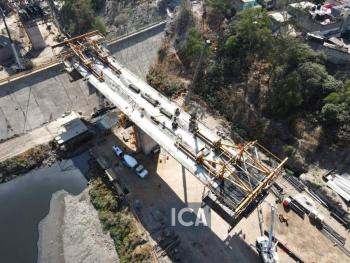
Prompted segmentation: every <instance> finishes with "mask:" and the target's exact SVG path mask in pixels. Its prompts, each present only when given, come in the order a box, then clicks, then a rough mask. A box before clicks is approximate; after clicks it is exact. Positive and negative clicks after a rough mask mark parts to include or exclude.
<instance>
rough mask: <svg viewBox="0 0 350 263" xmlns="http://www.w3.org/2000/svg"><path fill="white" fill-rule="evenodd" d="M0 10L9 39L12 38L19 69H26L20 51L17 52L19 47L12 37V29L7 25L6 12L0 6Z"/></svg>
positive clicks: (12, 47)
mask: <svg viewBox="0 0 350 263" xmlns="http://www.w3.org/2000/svg"><path fill="white" fill-rule="evenodd" d="M0 12H1V16H2V20H3V21H4V24H5V28H6V31H7V35H8V37H9V40H10V43H11V49H12V53H13V55H14V56H15V60H16V63H17V67H18V69H20V70H22V69H25V67H24V65H23V63H22V59H21V58H20V56H19V54H18V52H17V49H16V46H15V43H14V42H13V40H12V37H11V34H10V30H9V28H8V26H7V23H6V17H5V13H4V10H3V9H2V8H1V7H0Z"/></svg>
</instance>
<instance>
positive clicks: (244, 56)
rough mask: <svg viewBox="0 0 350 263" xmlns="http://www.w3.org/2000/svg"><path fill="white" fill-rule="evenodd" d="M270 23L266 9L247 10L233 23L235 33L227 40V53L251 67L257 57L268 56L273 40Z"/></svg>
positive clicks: (225, 47)
mask: <svg viewBox="0 0 350 263" xmlns="http://www.w3.org/2000/svg"><path fill="white" fill-rule="evenodd" d="M269 23H270V19H269V17H268V15H267V13H266V12H265V11H262V10H253V9H248V10H246V11H245V12H244V14H243V15H242V17H241V18H240V19H239V20H237V21H236V22H235V23H234V24H233V31H234V32H235V33H234V34H232V35H231V36H229V37H228V38H227V40H226V41H225V44H224V50H225V52H226V55H227V56H228V57H231V58H232V59H236V58H238V59H239V60H240V61H241V64H242V66H245V67H249V65H250V64H251V63H252V62H253V61H254V60H255V59H257V58H261V59H265V58H267V57H268V54H269V52H270V50H271V47H272V42H273V40H272V33H271V30H270V28H269Z"/></svg>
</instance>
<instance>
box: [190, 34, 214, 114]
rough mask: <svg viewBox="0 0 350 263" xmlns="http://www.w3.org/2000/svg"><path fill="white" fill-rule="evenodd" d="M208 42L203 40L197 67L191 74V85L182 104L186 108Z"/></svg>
mask: <svg viewBox="0 0 350 263" xmlns="http://www.w3.org/2000/svg"><path fill="white" fill-rule="evenodd" d="M210 44H211V43H210V40H209V39H207V40H205V42H204V45H203V47H202V49H201V53H200V55H199V60H198V62H197V65H196V69H195V71H194V74H193V79H192V83H191V84H189V86H188V91H187V95H186V97H185V102H184V106H185V107H186V108H187V107H188V106H189V104H190V100H191V97H192V93H193V88H194V86H195V84H196V81H197V78H198V73H199V70H200V68H201V65H202V63H203V59H204V54H205V51H206V50H207V49H208V47H209V46H210Z"/></svg>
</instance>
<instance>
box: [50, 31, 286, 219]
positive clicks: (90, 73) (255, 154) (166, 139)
mask: <svg viewBox="0 0 350 263" xmlns="http://www.w3.org/2000/svg"><path fill="white" fill-rule="evenodd" d="M55 47H64V49H63V51H62V52H61V53H60V54H59V56H60V58H61V59H62V60H63V61H64V63H65V67H66V69H67V70H68V71H77V72H78V73H79V74H80V75H81V76H82V77H83V78H85V79H86V80H87V81H88V82H89V83H90V84H91V85H93V86H94V87H95V88H96V89H97V90H98V91H99V92H100V93H101V94H103V95H104V97H106V98H107V99H108V100H110V101H111V102H112V103H113V104H114V105H115V106H116V107H117V108H118V109H119V110H121V111H122V112H123V113H124V114H125V115H126V116H127V117H128V118H129V119H130V120H131V121H132V122H133V123H134V124H135V125H137V126H138V127H139V128H140V129H141V130H143V131H144V132H145V133H146V134H147V135H148V136H150V137H151V138H152V139H153V140H154V141H155V142H157V143H158V144H159V145H160V146H161V147H162V148H163V149H165V150H166V151H167V152H168V153H169V154H170V155H172V156H173V157H174V158H175V159H176V160H177V161H178V162H179V163H181V164H182V165H183V166H184V167H185V168H186V169H187V170H188V171H189V172H190V173H192V174H193V175H194V176H195V177H196V178H198V179H199V180H200V181H201V182H202V183H203V184H204V185H205V186H206V187H207V188H208V190H209V192H208V197H210V199H211V200H213V201H214V202H215V203H216V204H217V205H219V206H220V207H221V208H222V209H223V210H224V211H225V212H226V213H228V214H229V215H230V216H231V217H232V218H233V219H235V220H238V219H239V218H240V217H241V216H242V215H243V214H244V212H245V211H246V210H247V208H248V207H249V206H250V205H252V204H254V203H256V202H257V201H258V200H260V197H261V196H262V195H263V194H264V193H266V190H267V189H268V188H269V186H270V185H271V184H272V183H273V182H274V180H275V179H276V178H277V177H278V176H279V175H280V174H281V173H282V171H283V165H284V164H285V163H286V161H287V158H286V159H284V160H280V159H279V158H278V157H276V156H275V155H273V154H272V153H271V152H269V151H268V150H267V149H266V148H264V147H263V146H261V145H260V144H259V143H258V142H257V141H252V142H247V143H242V144H235V143H233V142H232V141H228V140H224V139H221V138H219V137H218V136H217V135H216V134H214V133H213V132H212V131H211V130H210V129H208V128H207V127H205V126H204V125H203V124H201V123H200V122H199V121H198V120H197V119H196V116H195V115H194V114H188V113H187V112H185V111H183V110H182V109H181V108H180V107H179V106H178V105H177V104H175V103H173V102H171V101H170V100H169V99H168V98H166V97H165V96H163V95H162V94H160V93H159V92H158V91H156V90H155V89H153V88H152V87H151V86H149V85H148V84H147V83H145V82H144V81H143V80H141V79H140V78H138V77H137V76H135V75H134V74H133V73H131V72H130V71H129V70H128V69H126V68H124V67H123V66H122V65H121V64H120V63H118V62H117V61H116V60H115V59H114V58H113V57H112V56H111V55H110V53H109V52H108V50H107V48H106V47H105V45H104V38H103V36H102V35H101V34H99V32H97V31H94V32H90V33H87V34H84V35H81V36H78V37H75V38H72V39H69V40H66V41H64V42H62V43H60V44H58V45H56V46H54V47H53V48H55Z"/></svg>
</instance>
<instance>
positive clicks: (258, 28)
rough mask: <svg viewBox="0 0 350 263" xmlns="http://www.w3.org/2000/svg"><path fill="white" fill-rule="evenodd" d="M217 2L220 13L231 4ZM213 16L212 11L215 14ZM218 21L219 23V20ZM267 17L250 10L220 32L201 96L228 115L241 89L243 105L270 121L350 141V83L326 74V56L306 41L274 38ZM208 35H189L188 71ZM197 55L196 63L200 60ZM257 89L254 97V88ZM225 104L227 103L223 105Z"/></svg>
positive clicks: (185, 52) (199, 85)
mask: <svg viewBox="0 0 350 263" xmlns="http://www.w3.org/2000/svg"><path fill="white" fill-rule="evenodd" d="M211 2H213V3H214V4H213V7H214V8H215V5H219V7H217V8H216V12H220V13H223V12H222V9H223V8H226V7H225V6H226V4H225V3H224V2H225V1H224V2H222V3H221V4H220V3H219V2H220V1H215V0H212V1H209V3H211ZM212 12H213V11H212ZM215 23H217V21H216V22H215ZM269 25H270V21H269V17H268V15H267V14H266V13H265V12H264V11H261V10H247V11H245V12H244V14H243V15H242V16H240V17H239V18H237V19H235V21H234V22H232V23H231V24H230V25H229V26H228V27H227V29H225V30H222V34H221V35H220V34H218V35H219V37H218V39H217V43H215V45H216V46H215V47H216V51H215V52H214V53H212V54H209V53H208V57H207V60H206V63H203V64H204V66H203V70H202V72H201V74H202V76H201V78H200V80H201V81H197V83H196V92H197V93H198V94H199V95H201V96H202V97H203V98H204V99H206V100H207V102H209V103H210V105H212V106H213V107H214V108H216V109H219V110H221V111H222V112H227V107H229V106H231V103H229V102H228V99H229V98H227V94H228V92H234V89H235V88H236V89H238V88H242V86H243V91H244V102H243V103H245V104H247V105H250V106H253V107H254V108H255V109H256V110H258V111H259V112H261V114H262V115H263V116H265V117H266V118H269V119H272V120H276V121H284V122H285V121H287V123H288V122H289V123H290V122H292V120H294V119H295V118H300V117H301V118H303V119H307V120H309V121H310V122H313V123H316V124H318V125H323V127H324V131H325V133H324V135H325V136H326V137H327V138H332V141H331V143H336V144H337V145H345V144H347V143H349V142H350V110H349V105H350V81H345V82H342V81H340V80H337V79H335V78H334V77H333V76H332V75H330V74H329V73H328V72H327V68H326V64H325V57H324V55H323V54H321V53H319V52H316V51H313V50H312V49H310V48H309V47H308V46H307V45H306V44H304V43H303V42H302V40H301V39H299V38H295V37H291V36H288V35H286V34H282V33H280V34H278V35H273V34H272V32H271V30H270V27H269ZM203 39H204V37H203V36H202V35H201V34H200V33H199V32H198V31H196V30H195V29H191V30H190V31H189V33H188V34H187V39H186V41H185V42H184V43H183V45H182V48H181V50H180V54H182V58H183V59H184V62H186V61H187V60H190V61H192V63H190V64H189V63H185V65H187V66H188V67H189V69H188V70H189V71H192V70H193V67H194V65H195V64H196V63H193V61H197V60H198V57H199V55H198V54H200V51H201V49H202V48H203V43H204V40H203ZM196 57H197V59H196ZM253 86H254V87H255V89H254V94H253V96H251V97H249V94H248V93H249V90H250V89H252V87H253ZM223 101H226V103H223Z"/></svg>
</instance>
